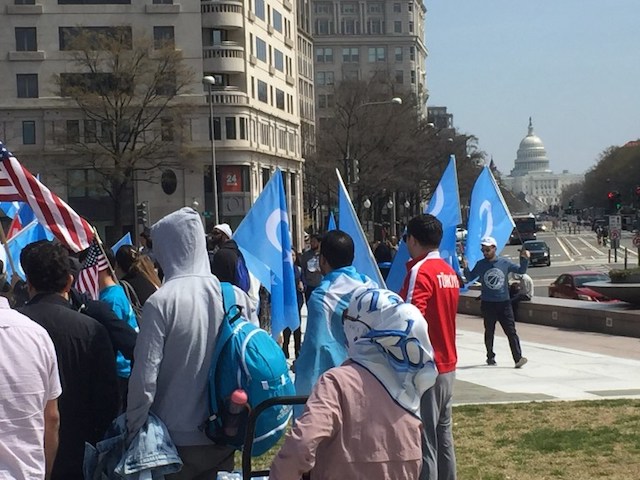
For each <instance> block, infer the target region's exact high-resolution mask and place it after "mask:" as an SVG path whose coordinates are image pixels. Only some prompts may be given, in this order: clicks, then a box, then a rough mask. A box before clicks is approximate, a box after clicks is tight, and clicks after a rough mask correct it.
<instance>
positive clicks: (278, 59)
mask: <svg viewBox="0 0 640 480" xmlns="http://www.w3.org/2000/svg"><path fill="white" fill-rule="evenodd" d="M273 60H274V67H276V70H280V71H281V72H284V54H283V53H282V52H281V51H280V50H278V49H277V48H274V49H273Z"/></svg>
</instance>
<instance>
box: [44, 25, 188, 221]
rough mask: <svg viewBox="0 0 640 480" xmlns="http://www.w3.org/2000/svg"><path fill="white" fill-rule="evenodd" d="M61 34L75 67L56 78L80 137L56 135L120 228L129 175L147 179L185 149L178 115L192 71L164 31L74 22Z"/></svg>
mask: <svg viewBox="0 0 640 480" xmlns="http://www.w3.org/2000/svg"><path fill="white" fill-rule="evenodd" d="M63 40H64V44H65V50H68V51H69V54H70V56H71V59H72V64H73V66H74V73H63V74H60V75H58V76H56V78H55V80H56V81H57V83H58V85H59V87H60V91H61V96H62V97H66V98H69V99H70V100H72V101H73V103H74V104H75V105H76V106H77V107H78V108H79V110H80V112H81V115H82V116H83V118H84V120H85V135H84V138H83V140H82V141H81V139H80V137H79V135H75V132H73V131H71V132H70V131H68V130H67V132H65V138H64V140H63V143H65V144H67V145H68V148H69V149H70V150H71V151H72V152H73V153H75V154H76V158H77V162H76V163H77V166H79V167H85V168H86V167H89V169H90V170H91V171H92V175H91V177H92V180H91V181H93V182H95V185H94V186H93V188H94V189H97V190H101V191H102V192H104V193H105V194H106V195H107V196H108V198H109V199H110V200H111V204H112V205H111V206H112V207H113V220H114V225H115V229H116V231H120V230H121V227H122V225H123V213H124V211H123V207H125V208H126V211H127V212H128V213H129V214H131V212H132V210H133V205H132V202H131V201H130V197H131V196H130V195H128V191H130V190H131V188H132V186H133V182H137V181H151V179H152V178H153V177H157V173H158V171H159V169H160V168H162V167H165V166H175V165H176V164H177V163H178V160H177V159H178V158H182V159H184V158H185V156H188V155H186V154H185V153H186V152H185V151H184V150H185V147H184V143H183V142H182V132H183V129H182V128H181V125H182V122H181V117H182V115H183V114H184V111H185V108H186V107H187V105H186V101H185V100H184V99H185V97H184V94H186V93H189V92H188V86H189V85H190V84H191V82H192V79H193V72H192V71H190V70H189V69H188V68H186V66H185V65H184V63H183V58H182V53H181V52H180V51H179V50H175V49H174V47H173V42H172V41H171V39H169V40H167V41H164V42H161V43H158V42H155V44H154V42H152V41H150V40H148V39H144V38H143V39H140V40H138V41H136V42H135V43H134V42H132V38H131V32H130V30H127V29H84V28H82V27H80V28H77V29H71V30H69V31H67V32H66V33H65V36H64V38H63ZM127 198H129V201H128V202H126V200H125V199H127ZM125 202H126V204H125Z"/></svg>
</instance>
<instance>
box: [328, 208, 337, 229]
mask: <svg viewBox="0 0 640 480" xmlns="http://www.w3.org/2000/svg"><path fill="white" fill-rule="evenodd" d="M337 229H338V226H337V225H336V217H334V216H333V212H329V228H327V231H329V232H330V231H331V230H337Z"/></svg>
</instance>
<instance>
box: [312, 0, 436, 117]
mask: <svg viewBox="0 0 640 480" xmlns="http://www.w3.org/2000/svg"><path fill="white" fill-rule="evenodd" d="M425 16H426V8H425V6H424V4H423V3H422V1H420V0H402V1H398V0H366V1H362V0H361V1H350V0H333V1H330V0H329V1H326V0H313V1H312V15H311V18H312V22H313V24H312V30H313V41H314V47H315V60H314V61H315V69H316V71H315V80H316V81H315V85H316V105H317V108H318V117H320V118H321V117H323V116H326V115H328V112H329V109H330V108H331V107H332V106H333V102H334V98H333V97H334V96H333V90H334V85H336V84H338V83H339V82H341V81H342V80H364V81H369V80H371V79H372V78H374V77H376V76H377V77H378V78H379V79H380V81H381V82H386V83H388V84H391V85H392V86H393V91H394V92H406V91H410V92H412V93H413V94H414V95H415V96H416V99H417V103H418V105H419V106H420V108H421V109H424V108H425V104H426V100H427V97H428V92H427V87H426V73H425V72H426V70H425V62H426V58H427V48H426V46H425V40H424V38H425V37H424V29H425ZM390 93H391V92H390Z"/></svg>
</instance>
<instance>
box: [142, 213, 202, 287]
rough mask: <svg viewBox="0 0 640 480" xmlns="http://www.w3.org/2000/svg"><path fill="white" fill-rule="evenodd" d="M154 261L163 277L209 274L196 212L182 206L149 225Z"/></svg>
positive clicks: (199, 221) (199, 222)
mask: <svg viewBox="0 0 640 480" xmlns="http://www.w3.org/2000/svg"><path fill="white" fill-rule="evenodd" d="M151 239H152V240H153V251H154V254H155V257H156V261H157V262H158V263H159V264H160V267H162V271H163V272H164V277H165V281H167V280H171V279H172V278H174V277H178V276H182V275H211V270H210V267H209V257H208V255H207V242H206V236H205V233H204V227H203V226H202V220H201V219H200V215H199V214H198V212H196V211H195V210H194V209H192V208H190V207H184V208H181V209H180V210H177V211H175V212H173V213H170V214H169V215H167V216H166V217H164V218H162V219H161V220H159V221H158V222H157V223H156V224H155V225H153V227H151Z"/></svg>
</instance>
